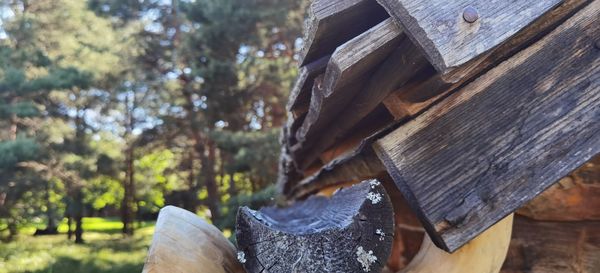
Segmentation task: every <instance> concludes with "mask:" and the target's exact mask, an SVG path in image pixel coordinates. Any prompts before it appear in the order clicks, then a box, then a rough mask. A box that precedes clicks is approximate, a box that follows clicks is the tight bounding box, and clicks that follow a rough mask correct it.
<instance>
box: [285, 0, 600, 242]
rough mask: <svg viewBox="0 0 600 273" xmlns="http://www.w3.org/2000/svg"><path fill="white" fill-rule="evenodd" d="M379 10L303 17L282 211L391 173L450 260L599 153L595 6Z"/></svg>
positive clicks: (352, 3)
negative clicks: (303, 33) (321, 193)
mask: <svg viewBox="0 0 600 273" xmlns="http://www.w3.org/2000/svg"><path fill="white" fill-rule="evenodd" d="M374 2H375V1H369V0H315V1H314V2H313V4H312V6H311V13H310V14H311V17H310V18H309V23H308V26H310V27H309V28H308V30H307V31H308V33H307V37H308V39H307V43H306V45H305V49H304V50H303V51H302V52H303V60H302V62H301V63H302V67H301V69H300V75H299V77H298V81H297V83H296V84H295V86H294V89H293V90H292V92H291V96H290V101H289V103H288V110H289V111H290V113H292V114H291V115H290V118H289V121H288V124H287V125H286V128H284V130H283V134H282V157H281V160H280V176H279V181H278V183H279V188H280V190H281V192H282V194H283V195H284V196H286V197H287V198H288V199H289V200H296V199H300V198H304V197H306V196H308V195H311V194H313V193H315V192H317V191H319V190H320V189H323V188H325V187H326V186H331V185H336V184H342V183H347V182H352V181H360V180H363V179H367V178H372V177H376V176H378V175H379V174H380V173H381V172H388V173H389V174H390V176H391V177H392V178H393V180H394V182H395V184H396V185H397V187H398V189H399V190H400V191H401V192H402V194H403V195H404V197H405V198H406V199H407V200H408V201H409V204H410V205H411V207H412V209H413V210H414V211H415V212H416V213H417V214H418V215H419V218H420V220H421V222H422V223H423V225H424V227H425V228H426V230H427V231H428V234H429V235H430V237H431V238H432V240H433V241H434V243H435V244H436V245H437V246H439V247H440V248H442V249H445V250H446V251H450V252H452V251H455V250H457V249H458V248H460V247H461V246H462V245H464V244H465V243H467V242H469V241H470V240H471V239H473V238H474V237H475V236H477V235H478V234H481V233H482V232H483V231H485V230H486V229H487V228H489V227H490V226H492V225H493V224H494V223H496V222H498V221H500V220H501V219H503V218H504V217H505V216H506V215H508V214H510V213H512V212H513V211H514V210H516V209H517V208H519V207H520V206H521V205H523V204H524V203H525V202H527V201H528V200H531V199H532V198H533V197H535V196H536V195H538V194H539V193H541V192H542V191H543V190H544V189H546V188H547V187H549V186H550V185H552V184H553V183H554V182H555V181H557V180H558V179H559V178H561V177H562V176H564V175H566V174H567V173H569V172H570V171H572V170H574V169H575V168H576V167H578V166H579V165H581V164H583V163H584V162H586V161H587V160H589V159H590V158H591V157H592V156H594V155H596V154H598V153H600V122H599V121H600V1H598V0H592V1H590V0H565V1H560V0H539V1H525V0H520V1H483V0H472V1H450V2H449V1H441V0H440V1H435V0H379V1H378V2H379V3H380V4H381V6H383V7H384V8H382V7H380V6H377V5H373V4H374ZM359 7H360V8H359ZM365 7H368V8H365ZM383 10H385V11H387V13H386V12H382V11H383ZM387 14H391V17H389V18H387V17H388V15H387ZM392 201H393V200H392Z"/></svg>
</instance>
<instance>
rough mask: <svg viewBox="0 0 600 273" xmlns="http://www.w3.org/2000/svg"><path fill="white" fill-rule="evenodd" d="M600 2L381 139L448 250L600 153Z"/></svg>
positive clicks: (382, 153) (393, 169) (381, 151)
mask: <svg viewBox="0 0 600 273" xmlns="http://www.w3.org/2000/svg"><path fill="white" fill-rule="evenodd" d="M599 7H600V1H597V0H596V1H594V2H592V3H591V4H590V5H588V6H587V7H586V8H584V9H583V10H582V11H580V12H578V13H577V14H576V15H574V16H573V17H572V18H571V19H569V20H568V21H567V22H565V23H564V24H562V25H561V26H559V27H558V28H557V29H556V30H554V31H552V32H551V33H550V34H549V35H547V36H546V37H544V38H543V39H542V40H540V41H538V42H536V43H535V44H534V45H532V46H531V47H529V48H527V49H526V50H524V51H522V52H520V53H518V54H517V55H515V56H514V57H513V58H511V59H509V60H508V61H506V62H504V63H502V64H500V65H499V66H498V67H496V68H494V69H492V70H491V71H490V72H488V73H486V74H485V75H483V76H481V77H480V78H478V79H477V80H475V81H474V82H472V83H471V84H469V85H467V86H466V87H464V88H463V89H462V90H461V91H460V92H458V93H455V94H453V95H451V96H449V97H448V98H446V99H445V100H443V101H442V102H440V103H439V104H438V105H436V106H434V107H433V108H432V109H430V110H428V111H427V112H425V113H424V114H422V115H421V116H419V117H417V118H416V119H415V120H413V121H411V122H409V123H407V124H406V125H404V126H402V127H400V128H399V129H397V130H396V131H395V132H393V133H392V134H390V135H388V136H386V137H384V138H383V139H381V140H380V141H378V142H377V143H376V150H377V153H378V156H379V157H380V158H381V159H382V160H383V162H384V164H385V165H386V168H387V169H388V171H389V172H390V173H391V174H392V177H393V178H394V180H395V182H396V184H397V185H398V186H399V188H400V189H401V190H402V192H403V193H404V195H405V196H407V198H408V199H409V200H410V202H411V204H412V206H413V208H414V209H415V211H416V212H417V213H418V214H419V215H420V218H421V220H422V221H423V223H424V227H425V228H426V229H427V230H428V232H429V234H430V235H431V237H432V239H434V241H435V242H436V244H438V246H440V247H441V248H444V249H446V250H449V251H454V250H456V249H457V248H459V247H460V246H461V245H463V244H464V243H466V242H468V241H469V240H470V239H471V238H473V237H474V236H476V235H477V234H479V233H481V232H482V231H483V230H485V229H486V228H488V227H489V226H491V225H492V224H493V223H495V222H496V221H498V220H500V219H501V218H502V217H504V216H505V215H507V214H508V213H510V212H512V211H514V210H516V209H517V208H518V207H519V206H520V205H522V204H523V203H524V202H526V201H528V200H530V199H531V198H533V197H535V196H536V195H537V194H539V193H540V192H541V191H543V190H544V189H545V188H547V187H549V186H550V185H551V184H552V183H554V182H555V181H557V180H558V179H560V178H561V177H563V176H564V175H566V174H567V173H568V172H570V171H572V170H573V169H575V168H576V167H577V166H579V165H581V164H583V163H584V162H585V161H587V160H589V159H590V158H591V157H592V156H593V155H595V154H597V153H599V152H600V122H598V120H600V46H599V45H598V39H599V38H600V36H599V35H600V16H599V14H600V8H599ZM549 56H552V57H549Z"/></svg>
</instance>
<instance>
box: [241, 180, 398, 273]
mask: <svg viewBox="0 0 600 273" xmlns="http://www.w3.org/2000/svg"><path fill="white" fill-rule="evenodd" d="M393 219H394V217H393V210H392V205H391V202H390V199H389V197H388V195H387V192H386V191H385V189H384V188H383V186H382V185H381V183H380V182H379V181H377V180H369V181H365V182H362V183H360V184H357V185H354V186H352V187H349V188H345V189H341V190H339V191H338V192H337V193H335V194H334V195H333V196H332V197H331V198H328V197H324V196H312V197H310V198H308V199H307V200H305V201H300V202H296V203H295V204H294V205H292V206H290V207H286V208H277V207H266V208H262V209H261V210H259V211H253V210H251V209H249V208H246V207H244V208H240V210H239V212H238V222H237V229H236V237H237V241H238V248H239V252H238V253H239V256H240V257H242V256H243V261H244V267H245V268H246V270H247V272H250V273H253V272H380V271H381V269H382V268H383V266H384V265H385V263H386V261H387V259H388V256H389V253H390V251H391V246H392V241H393V235H394V222H393V221H394V220H393Z"/></svg>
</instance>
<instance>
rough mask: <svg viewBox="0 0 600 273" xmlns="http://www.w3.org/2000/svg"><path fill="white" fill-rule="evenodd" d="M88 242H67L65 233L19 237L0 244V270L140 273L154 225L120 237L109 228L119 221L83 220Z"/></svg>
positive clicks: (3, 272) (19, 272) (18, 272)
mask: <svg viewBox="0 0 600 273" xmlns="http://www.w3.org/2000/svg"><path fill="white" fill-rule="evenodd" d="M84 224H85V225H86V227H85V228H86V229H87V230H89V231H90V232H88V233H87V234H86V235H85V239H86V241H87V244H85V245H76V244H73V243H72V242H69V241H66V240H65V239H64V238H65V235H64V234H61V235H53V236H42V237H29V236H20V237H19V238H18V239H17V240H15V241H14V242H11V243H7V244H1V245H0V273H26V272H27V273H42V272H44V273H46V272H78V273H130V272H141V271H142V266H143V263H144V259H145V257H146V254H147V251H148V246H149V245H150V241H151V238H152V233H153V230H154V228H153V226H152V225H151V223H148V224H147V225H146V227H143V228H141V229H138V230H137V233H136V235H135V236H133V237H129V238H123V237H122V236H120V235H118V234H111V233H106V232H105V231H107V230H108V231H112V230H114V229H115V227H118V226H119V225H120V224H121V223H120V222H119V221H118V220H116V219H113V220H107V219H99V218H90V219H87V218H86V219H84Z"/></svg>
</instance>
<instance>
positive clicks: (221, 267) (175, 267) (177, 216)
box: [142, 206, 244, 273]
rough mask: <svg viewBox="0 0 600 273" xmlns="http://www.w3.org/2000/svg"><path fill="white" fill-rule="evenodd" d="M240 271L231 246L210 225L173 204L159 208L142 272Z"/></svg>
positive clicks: (201, 272)
mask: <svg viewBox="0 0 600 273" xmlns="http://www.w3.org/2000/svg"><path fill="white" fill-rule="evenodd" d="M165 272H185V273H244V269H243V268H242V266H241V264H240V263H239V262H238V261H237V259H236V257H235V247H234V246H233V245H232V244H231V243H230V242H229V240H227V238H225V237H224V236H223V233H221V231H219V229H217V228H216V227H214V226H213V225H210V224H208V223H206V222H205V221H204V220H202V219H201V218H200V217H198V216H196V215H195V214H193V213H191V212H189V211H187V210H184V209H180V208H177V207H173V206H167V207H164V208H163V209H161V210H160V214H159V215H158V221H157V222H156V230H155V231H154V238H153V239H152V245H151V246H150V250H149V251H148V257H147V258H146V263H145V264H144V270H143V271H142V273H165Z"/></svg>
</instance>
